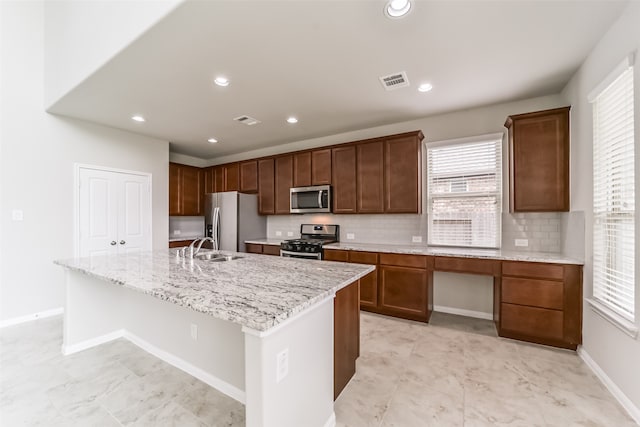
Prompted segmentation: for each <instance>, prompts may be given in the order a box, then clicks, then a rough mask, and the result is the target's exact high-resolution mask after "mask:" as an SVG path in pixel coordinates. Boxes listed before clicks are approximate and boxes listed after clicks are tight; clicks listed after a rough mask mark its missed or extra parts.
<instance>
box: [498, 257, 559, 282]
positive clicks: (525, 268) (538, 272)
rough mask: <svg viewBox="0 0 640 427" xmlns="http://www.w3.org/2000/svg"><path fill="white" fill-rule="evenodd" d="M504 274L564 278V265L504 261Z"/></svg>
mask: <svg viewBox="0 0 640 427" xmlns="http://www.w3.org/2000/svg"><path fill="white" fill-rule="evenodd" d="M502 275H503V276H521V277H535V278H539V279H552V280H553V279H556V280H562V279H563V277H564V267H563V266H562V265H560V264H544V263H540V262H511V261H505V262H503V263H502Z"/></svg>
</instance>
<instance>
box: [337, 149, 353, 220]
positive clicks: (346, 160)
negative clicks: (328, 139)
mask: <svg viewBox="0 0 640 427" xmlns="http://www.w3.org/2000/svg"><path fill="white" fill-rule="evenodd" d="M331 151H332V166H331V168H332V175H333V177H332V182H333V213H356V212H357V203H356V147H355V146H354V145H347V146H344V147H337V148H334V149H332V150H331Z"/></svg>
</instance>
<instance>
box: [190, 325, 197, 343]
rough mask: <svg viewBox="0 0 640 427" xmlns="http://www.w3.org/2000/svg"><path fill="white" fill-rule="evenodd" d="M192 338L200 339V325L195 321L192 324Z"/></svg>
mask: <svg viewBox="0 0 640 427" xmlns="http://www.w3.org/2000/svg"><path fill="white" fill-rule="evenodd" d="M191 339H193V340H194V341H198V325H196V324H195V323H192V324H191Z"/></svg>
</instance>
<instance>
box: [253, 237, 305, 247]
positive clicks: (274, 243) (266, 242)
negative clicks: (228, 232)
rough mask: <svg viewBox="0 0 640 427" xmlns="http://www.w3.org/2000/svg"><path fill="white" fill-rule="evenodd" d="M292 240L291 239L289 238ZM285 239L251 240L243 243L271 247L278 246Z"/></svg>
mask: <svg viewBox="0 0 640 427" xmlns="http://www.w3.org/2000/svg"><path fill="white" fill-rule="evenodd" d="M290 239H293V237H290ZM284 240H285V239H253V240H245V241H244V242H245V243H253V244H256V245H272V246H280V243H282V242H284Z"/></svg>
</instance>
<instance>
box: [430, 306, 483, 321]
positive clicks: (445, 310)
mask: <svg viewBox="0 0 640 427" xmlns="http://www.w3.org/2000/svg"><path fill="white" fill-rule="evenodd" d="M433 311H438V312H440V313H449V314H457V315H458V316H467V317H475V318H476V319H485V320H493V313H485V312H484V311H473V310H465V309H463V308H455V307H445V306H443V305H434V306H433Z"/></svg>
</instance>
